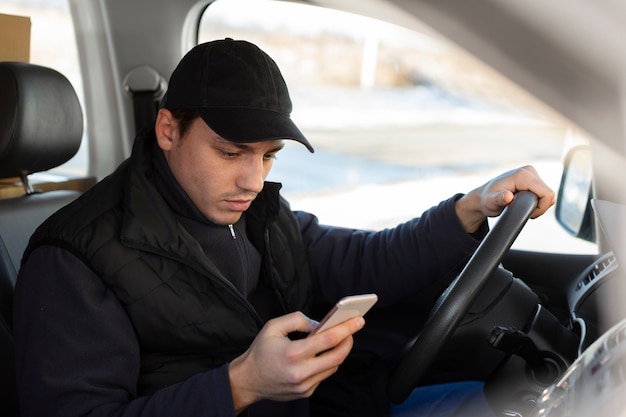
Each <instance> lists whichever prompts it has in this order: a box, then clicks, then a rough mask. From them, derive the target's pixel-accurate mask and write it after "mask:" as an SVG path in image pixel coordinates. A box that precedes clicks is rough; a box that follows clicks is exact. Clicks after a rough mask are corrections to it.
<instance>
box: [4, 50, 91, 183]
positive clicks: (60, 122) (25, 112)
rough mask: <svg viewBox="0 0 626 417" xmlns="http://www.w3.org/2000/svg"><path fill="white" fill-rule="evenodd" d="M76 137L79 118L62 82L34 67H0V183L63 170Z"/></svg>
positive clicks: (70, 90) (77, 105)
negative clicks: (32, 174) (5, 179)
mask: <svg viewBox="0 0 626 417" xmlns="http://www.w3.org/2000/svg"><path fill="white" fill-rule="evenodd" d="M82 135H83V113H82V110H81V107H80V103H79V101H78V97H77V96H76V92H75V91H74V88H73V87H72V84H70V82H69V81H68V79H67V78H65V77H64V76H63V75H61V74H60V73H58V72H57V71H55V70H53V69H51V68H46V67H42V66H39V65H34V64H30V63H25V62H0V178H6V177H17V176H20V175H22V174H30V173H33V172H39V171H45V170H48V169H50V168H54V167H56V166H59V165H61V164H63V163H64V162H66V161H68V160H69V159H70V158H71V157H72V156H74V155H75V154H76V152H77V151H78V148H79V146H80V141H81V138H82Z"/></svg>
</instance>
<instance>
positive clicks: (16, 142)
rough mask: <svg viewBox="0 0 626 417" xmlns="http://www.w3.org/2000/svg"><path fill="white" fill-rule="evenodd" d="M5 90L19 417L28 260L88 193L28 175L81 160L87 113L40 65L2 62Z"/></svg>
mask: <svg viewBox="0 0 626 417" xmlns="http://www.w3.org/2000/svg"><path fill="white" fill-rule="evenodd" d="M0 92H1V94H0V415H2V416H5V417H14V416H17V415H18V410H17V399H16V392H15V363H14V357H13V336H12V316H13V314H12V309H13V289H14V286H15V281H16V279H17V274H18V271H19V268H20V262H21V258H22V254H23V252H24V249H25V248H26V245H27V244H28V240H29V238H30V236H31V234H32V233H33V232H34V231H35V229H36V228H37V226H38V225H39V224H40V223H42V222H43V221H44V220H45V219H46V218H47V217H48V216H50V215H51V214H52V213H53V212H55V211H56V210H58V209H59V208H61V207H62V206H64V205H66V204H68V203H69V202H71V201H72V200H74V199H75V198H76V197H78V196H79V195H80V194H81V191H80V190H78V189H76V188H77V187H74V189H55V190H52V191H45V192H43V191H41V190H37V189H35V188H37V186H36V185H35V186H34V185H33V184H31V179H30V178H29V175H30V174H32V173H37V172H41V171H46V170H48V169H51V168H54V167H57V166H59V165H61V164H63V163H64V162H66V161H67V160H69V159H70V158H71V157H72V156H74V154H76V152H77V151H78V148H79V146H80V142H81V139H82V134H83V114H82V110H81V106H80V103H79V101H78V98H77V96H76V92H75V91H74V88H73V87H72V85H71V84H70V82H69V81H68V80H67V78H65V77H64V76H63V75H61V74H60V73H59V72H57V71H55V70H53V69H50V68H46V67H42V66H39V65H34V64H30V63H25V62H0ZM20 183H21V185H22V186H23V190H22V189H21V187H20V186H19V184H20ZM16 184H18V186H16ZM55 187H56V188H61V187H62V185H55ZM7 190H13V191H15V190H18V192H19V193H20V194H21V195H18V196H13V195H12V194H11V193H7V192H6V191H7ZM7 195H8V196H9V197H8V198H7Z"/></svg>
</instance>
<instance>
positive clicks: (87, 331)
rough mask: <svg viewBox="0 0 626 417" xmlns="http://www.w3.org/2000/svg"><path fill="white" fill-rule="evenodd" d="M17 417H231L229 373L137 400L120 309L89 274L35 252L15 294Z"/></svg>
mask: <svg viewBox="0 0 626 417" xmlns="http://www.w3.org/2000/svg"><path fill="white" fill-rule="evenodd" d="M14 307H15V308H14V328H15V347H16V349H15V351H16V362H17V363H16V366H17V375H18V381H17V382H18V397H19V400H20V408H21V416H22V417H36V416H47V417H53V416H65V417H71V416H87V415H88V416H90V417H96V416H119V417H139V416H141V417H148V416H150V417H161V416H163V417H166V416H167V417H171V416H188V417H194V416H198V417H200V416H202V417H206V416H228V417H234V416H235V411H234V406H233V403H232V395H231V392H230V384H229V379H228V369H227V365H224V366H222V367H221V368H218V369H215V370H213V371H210V372H203V373H199V374H197V375H195V376H194V377H192V378H190V379H188V380H187V381H185V382H182V383H180V384H177V385H173V386H171V387H168V388H166V389H163V390H160V391H157V392H156V393H154V394H153V395H151V396H148V397H140V398H136V397H137V395H136V385H137V376H138V373H139V366H140V357H139V347H138V342H137V339H136V337H135V332H134V331H133V328H132V326H131V323H130V321H129V319H128V316H127V315H126V312H125V311H124V309H123V307H122V305H121V304H120V303H119V302H118V300H117V299H116V297H115V296H114V294H113V293H112V292H111V291H110V290H109V289H107V288H106V286H105V285H104V284H103V283H102V281H101V280H100V279H99V278H98V277H97V276H96V275H95V273H94V272H93V271H91V270H90V269H89V268H87V266H86V265H85V264H84V263H83V262H82V261H81V260H79V259H78V258H77V257H75V256H74V255H73V254H71V253H70V252H68V251H66V250H64V249H62V248H58V247H46V246H44V247H41V248H39V249H37V250H36V251H34V252H33V253H32V254H31V256H30V257H29V260H28V262H27V263H26V264H25V265H24V266H23V268H22V270H21V272H20V276H19V279H18V281H17V284H16V289H15V303H14Z"/></svg>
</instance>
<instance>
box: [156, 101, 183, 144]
mask: <svg viewBox="0 0 626 417" xmlns="http://www.w3.org/2000/svg"><path fill="white" fill-rule="evenodd" d="M154 130H155V133H156V138H157V143H158V144H159V148H161V149H163V150H164V151H169V150H170V149H172V146H173V144H174V142H175V141H176V138H177V137H178V123H177V120H176V119H175V118H174V116H173V115H172V112H171V111H169V110H168V109H160V110H159V113H158V114H157V118H156V122H155V124H154Z"/></svg>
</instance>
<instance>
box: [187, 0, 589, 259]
mask: <svg viewBox="0 0 626 417" xmlns="http://www.w3.org/2000/svg"><path fill="white" fill-rule="evenodd" d="M225 37H231V38H235V39H245V40H249V41H251V42H253V43H256V44H257V45H258V46H260V47H261V48H262V49H263V50H265V51H266V52H267V53H268V54H269V55H270V56H272V57H273V58H274V59H275V60H276V61H277V64H278V66H279V67H280V68H281V71H282V72H283V76H284V77H285V80H286V82H287V85H288V86H289V89H290V93H291V97H292V101H293V104H294V110H293V113H292V118H293V119H294V121H295V122H296V124H297V125H298V126H299V127H300V128H301V130H302V131H303V132H304V134H305V135H306V136H307V137H308V138H309V140H310V141H311V143H312V144H313V146H314V147H315V148H316V152H315V154H314V155H311V154H309V153H308V152H307V150H306V149H305V148H304V147H302V146H298V144H297V143H293V144H292V143H288V144H287V146H286V147H285V149H284V150H283V151H281V152H280V153H279V155H278V158H277V161H276V162H275V165H274V168H273V170H272V172H271V174H270V177H269V179H270V180H277V181H279V182H282V183H283V194H284V195H285V197H287V198H288V200H289V201H290V203H291V205H292V208H294V209H296V210H298V209H301V210H306V211H310V212H312V213H315V214H316V215H317V216H318V217H319V218H320V221H321V222H323V223H326V224H338V225H344V226H349V227H358V228H366V229H379V228H383V227H387V226H393V225H395V224H397V223H398V222H401V221H403V220H407V219H409V218H411V217H414V216H417V215H419V214H421V212H422V211H423V210H425V209H427V208H429V207H430V206H432V205H433V204H436V203H437V202H439V201H440V200H442V199H445V198H447V197H449V196H452V195H454V194H455V193H458V192H466V191H469V190H470V189H472V188H474V187H476V186H479V185H481V184H482V183H484V182H485V181H487V180H489V179H491V178H493V177H494V176H495V175H498V174H500V173H502V172H504V171H506V170H509V169H512V168H515V167H518V166H522V165H526V164H532V165H534V166H535V167H536V168H537V169H538V170H539V172H540V174H541V176H542V177H543V178H544V179H545V180H546V181H547V182H548V183H549V185H550V186H552V187H553V189H554V190H557V189H558V186H559V180H560V175H561V170H562V162H561V161H562V156H563V153H564V151H565V149H566V148H567V147H568V144H569V142H570V141H572V140H574V141H579V140H581V139H579V138H578V135H576V134H575V131H574V130H573V129H572V128H571V127H569V126H567V125H565V124H564V123H563V122H562V121H561V120H560V119H558V118H556V117H554V116H553V115H551V114H550V113H549V112H547V111H546V110H545V109H544V108H543V107H541V106H540V105H539V104H538V103H537V102H535V101H534V100H532V99H531V98H530V97H528V96H527V95H525V94H524V93H523V92H522V91H521V90H519V89H518V88H516V87H515V86H514V85H512V84H511V83H510V82H508V81H507V80H506V79H504V78H502V77H500V76H499V75H498V74H496V73H495V72H493V71H491V70H490V69H489V68H487V67H485V66H483V65H481V64H480V63H479V62H477V61H476V60H474V59H472V58H471V57H469V56H467V55H466V54H464V53H462V52H460V51H459V50H457V49H456V48H455V47H454V46H453V45H450V44H448V43H447V42H445V41H443V40H441V39H439V38H438V37H436V36H434V35H432V34H429V33H427V32H418V31H413V30H409V29H406V28H402V27H398V26H393V25H390V24H387V23H384V22H381V21H376V20H373V19H369V18H363V17H359V16H355V15H351V14H348V13H343V12H338V11H333V12H329V11H328V10H324V9H321V8H318V7H315V6H307V5H302V4H289V3H285V2H276V1H258V0H227V1H225V0H217V1H215V2H214V3H212V4H211V5H210V6H209V7H207V9H206V11H205V12H204V15H203V17H202V19H201V22H200V28H199V42H204V41H208V40H212V39H219V38H225ZM514 247H516V248H519V249H532V250H539V251H547V252H565V253H568V252H569V253H595V252H596V251H597V249H596V247H595V245H593V244H589V243H587V242H583V241H582V240H580V239H575V238H573V237H571V236H569V235H568V234H567V233H566V232H565V231H564V230H563V229H562V228H561V227H560V226H559V225H558V224H557V222H556V220H555V217H554V210H553V209H551V211H550V212H548V213H547V215H545V216H543V217H542V218H540V219H538V220H536V221H531V222H529V223H528V224H527V226H526V228H525V230H524V231H523V232H522V234H521V235H520V237H519V238H518V240H517V241H516V243H515V245H514Z"/></svg>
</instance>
